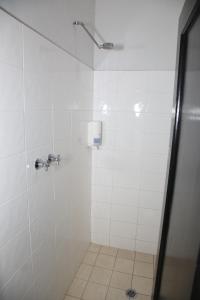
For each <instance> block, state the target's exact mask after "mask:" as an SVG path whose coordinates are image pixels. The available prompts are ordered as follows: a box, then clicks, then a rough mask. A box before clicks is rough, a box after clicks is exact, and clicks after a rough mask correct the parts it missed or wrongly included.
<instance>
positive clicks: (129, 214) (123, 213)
mask: <svg viewBox="0 0 200 300" xmlns="http://www.w3.org/2000/svg"><path fill="white" fill-rule="evenodd" d="M111 220H113V221H122V222H130V223H136V222H137V207H136V206H123V205H116V204H112V209H111Z"/></svg>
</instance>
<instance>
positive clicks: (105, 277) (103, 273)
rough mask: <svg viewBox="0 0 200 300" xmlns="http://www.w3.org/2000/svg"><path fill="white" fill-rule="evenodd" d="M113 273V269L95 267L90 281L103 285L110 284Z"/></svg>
mask: <svg viewBox="0 0 200 300" xmlns="http://www.w3.org/2000/svg"><path fill="white" fill-rule="evenodd" d="M111 275H112V271H111V270H107V269H103V268H99V267H94V269H93V271H92V274H91V276H90V279H89V281H92V282H96V283H99V284H103V285H108V284H109V282H110V278H111Z"/></svg>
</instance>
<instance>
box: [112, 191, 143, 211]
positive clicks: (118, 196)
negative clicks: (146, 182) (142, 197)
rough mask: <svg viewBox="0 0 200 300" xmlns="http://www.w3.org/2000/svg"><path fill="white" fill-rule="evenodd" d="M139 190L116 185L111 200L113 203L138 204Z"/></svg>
mask: <svg viewBox="0 0 200 300" xmlns="http://www.w3.org/2000/svg"><path fill="white" fill-rule="evenodd" d="M138 197H139V192H138V190H136V189H131V188H127V189H126V188H119V187H114V188H113V190H112V195H111V201H112V203H113V204H120V205H123V206H124V205H125V206H126V205H127V206H128V205H132V206H136V207H137V206H138Z"/></svg>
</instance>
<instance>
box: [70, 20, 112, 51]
mask: <svg viewBox="0 0 200 300" xmlns="http://www.w3.org/2000/svg"><path fill="white" fill-rule="evenodd" d="M73 25H79V26H81V27H82V28H83V29H84V30H85V32H86V33H87V34H88V35H89V37H90V38H91V40H92V41H93V42H94V43H95V45H96V46H97V47H98V48H99V49H105V50H111V49H113V48H114V44H113V43H103V44H99V43H98V42H97V41H96V39H95V38H94V37H93V35H92V34H91V33H90V31H89V30H88V29H87V27H86V26H85V24H84V23H83V22H81V21H74V22H73Z"/></svg>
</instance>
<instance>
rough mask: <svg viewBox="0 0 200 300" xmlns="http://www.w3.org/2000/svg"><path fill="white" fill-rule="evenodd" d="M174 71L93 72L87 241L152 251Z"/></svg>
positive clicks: (167, 145)
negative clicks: (94, 144) (96, 125)
mask: <svg viewBox="0 0 200 300" xmlns="http://www.w3.org/2000/svg"><path fill="white" fill-rule="evenodd" d="M173 83H174V72H173V71H95V75H94V119H95V120H102V121H103V145H102V147H101V148H100V150H93V183H92V240H93V241H94V242H96V243H100V244H103V245H110V246H115V247H119V248H127V249H133V250H137V251H142V252H147V253H156V251H157V244H158V234H159V229H160V219H161V210H162V206H163V192H164V185H165V177H166V164H167V158H168V149H169V133H170V123H171V110H172V98H173Z"/></svg>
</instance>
